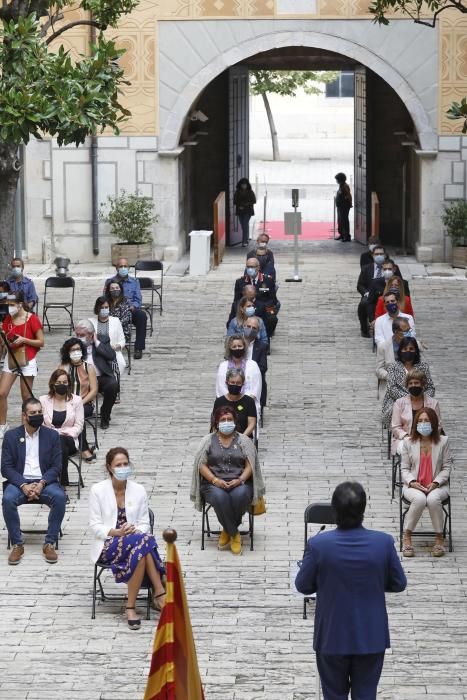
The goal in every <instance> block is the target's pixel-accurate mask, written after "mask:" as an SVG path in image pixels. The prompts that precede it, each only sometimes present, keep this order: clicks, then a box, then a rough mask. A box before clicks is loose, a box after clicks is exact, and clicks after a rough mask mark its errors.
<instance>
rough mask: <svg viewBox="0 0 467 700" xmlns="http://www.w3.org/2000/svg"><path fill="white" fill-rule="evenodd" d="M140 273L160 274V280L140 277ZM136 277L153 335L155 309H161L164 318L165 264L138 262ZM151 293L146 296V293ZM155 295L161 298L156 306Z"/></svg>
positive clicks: (158, 261) (151, 261)
mask: <svg viewBox="0 0 467 700" xmlns="http://www.w3.org/2000/svg"><path fill="white" fill-rule="evenodd" d="M138 272H158V273H160V276H159V275H158V279H153V278H151V277H138ZM135 277H138V281H139V284H140V287H141V291H142V294H143V309H144V310H145V311H146V313H147V314H148V316H149V319H150V322H151V335H152V330H153V322H152V316H153V313H154V309H159V313H160V315H161V316H162V311H163V306H162V298H163V292H164V264H163V263H162V262H161V261H160V260H138V262H137V263H136V265H135ZM145 291H146V292H150V294H147V295H146V298H144V297H145V294H144V292H145ZM154 294H157V296H158V298H159V303H158V304H154ZM149 300H150V301H149Z"/></svg>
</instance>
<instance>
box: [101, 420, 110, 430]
mask: <svg viewBox="0 0 467 700" xmlns="http://www.w3.org/2000/svg"><path fill="white" fill-rule="evenodd" d="M109 425H110V421H109V420H106V419H105V418H101V430H107V428H108V427H109Z"/></svg>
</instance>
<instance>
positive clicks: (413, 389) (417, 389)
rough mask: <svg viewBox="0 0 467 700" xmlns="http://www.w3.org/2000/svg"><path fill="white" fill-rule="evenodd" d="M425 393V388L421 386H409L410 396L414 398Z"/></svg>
mask: <svg viewBox="0 0 467 700" xmlns="http://www.w3.org/2000/svg"><path fill="white" fill-rule="evenodd" d="M422 393H423V387H421V386H409V394H411V395H412V396H420V395H421V394H422Z"/></svg>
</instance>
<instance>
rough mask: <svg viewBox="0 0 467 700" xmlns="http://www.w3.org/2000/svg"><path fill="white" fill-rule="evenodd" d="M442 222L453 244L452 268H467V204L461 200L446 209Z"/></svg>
mask: <svg viewBox="0 0 467 700" xmlns="http://www.w3.org/2000/svg"><path fill="white" fill-rule="evenodd" d="M442 221H443V224H444V225H445V226H446V230H447V233H448V236H449V238H450V239H451V243H452V266H453V267H467V202H466V201H465V200H463V199H460V200H458V201H457V202H454V203H453V204H451V205H450V206H449V207H444V214H443V216H442Z"/></svg>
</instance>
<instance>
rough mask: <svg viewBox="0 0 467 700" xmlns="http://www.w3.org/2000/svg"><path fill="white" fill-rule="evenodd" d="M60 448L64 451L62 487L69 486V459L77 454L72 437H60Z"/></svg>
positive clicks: (61, 476)
mask: <svg viewBox="0 0 467 700" xmlns="http://www.w3.org/2000/svg"><path fill="white" fill-rule="evenodd" d="M60 447H61V450H62V473H61V475H60V483H61V485H62V486H69V484H70V480H69V478H68V457H71V456H72V455H74V454H76V452H77V449H76V446H75V441H74V440H73V438H72V437H70V435H60Z"/></svg>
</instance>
